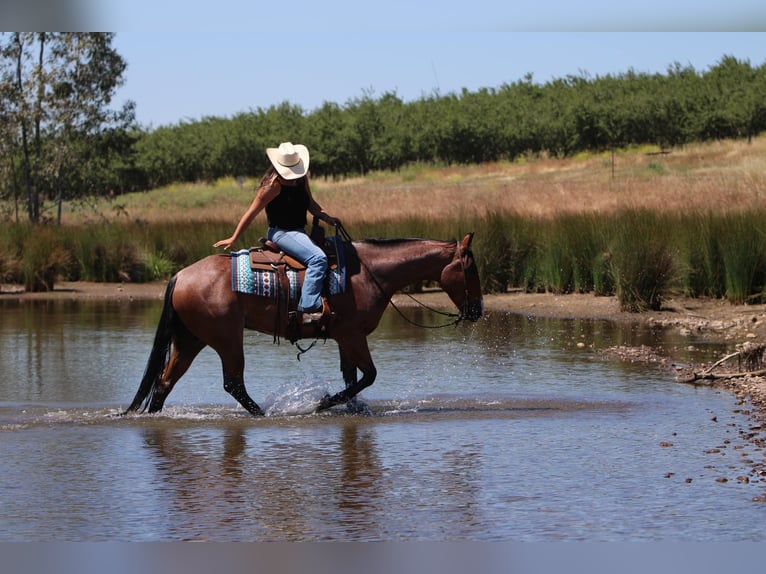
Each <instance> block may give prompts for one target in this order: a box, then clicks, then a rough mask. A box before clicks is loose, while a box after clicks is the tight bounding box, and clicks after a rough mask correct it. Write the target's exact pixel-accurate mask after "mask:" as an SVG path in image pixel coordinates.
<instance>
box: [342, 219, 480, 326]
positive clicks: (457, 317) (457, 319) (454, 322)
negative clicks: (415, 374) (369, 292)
mask: <svg viewBox="0 0 766 574" xmlns="http://www.w3.org/2000/svg"><path fill="white" fill-rule="evenodd" d="M336 230H337V232H339V233H340V235H342V236H343V239H344V240H345V241H348V242H349V243H350V242H351V236H350V235H349V234H348V232H347V231H346V229H345V228H344V227H343V225H341V224H339V225H338V226H337V227H336ZM455 250H456V251H457V253H458V259H459V260H460V265H461V266H462V267H463V281H464V282H465V292H466V303H465V304H466V305H467V304H468V303H467V301H468V297H467V295H468V282H467V280H466V278H465V264H464V263H463V256H462V255H461V254H460V242H459V241H456V242H455ZM360 264H361V265H364V268H365V269H367V273H369V274H370V277H372V280H373V282H374V283H375V286H376V287H377V288H378V289H379V290H380V291H381V292H383V293H385V290H384V289H383V287H382V286H381V284H380V282H379V281H378V278H377V277H375V274H374V273H373V272H372V270H371V269H370V268H369V267H368V266H367V265H366V264H365V263H364V261H361V260H360ZM403 295H406V296H407V297H409V298H410V299H412V300H413V301H415V303H417V304H418V305H420V306H421V307H423V308H424V309H427V310H429V311H431V312H432V313H436V314H437V315H442V316H443V317H450V318H452V319H454V320H452V321H450V322H449V323H444V324H443V325H424V324H423V323H419V322H417V321H414V320H412V319H410V318H409V317H407V316H406V315H405V314H404V313H402V310H401V309H399V307H397V306H396V303H394V301H393V300H392V299H389V300H388V303H389V305H391V307H393V308H394V310H395V311H396V312H397V313H398V314H399V316H401V318H402V319H404V320H405V321H407V322H408V323H409V324H410V325H414V326H415V327H420V328H421V329H443V328H444V327H452V326H453V325H455V326H457V325H458V324H459V323H460V322H461V321H462V320H463V318H464V315H465V313H464V312H462V311H461V312H460V313H449V312H446V311H439V310H438V309H434V308H433V307H429V306H428V305H426V304H425V303H423V302H422V301H418V300H417V299H416V298H415V297H413V296H412V295H410V294H409V293H403Z"/></svg>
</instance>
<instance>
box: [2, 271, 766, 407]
mask: <svg viewBox="0 0 766 574" xmlns="http://www.w3.org/2000/svg"><path fill="white" fill-rule="evenodd" d="M165 286H166V282H165V281H158V282H151V283H93V282H65V281H64V282H59V283H57V284H56V287H55V289H54V290H53V291H50V292H42V293H26V292H24V290H23V288H21V287H19V286H17V285H0V300H2V299H6V300H12V299H16V300H20V301H25V300H57V299H64V300H66V299H69V300H115V301H120V300H125V301H131V300H152V299H156V300H161V299H162V297H163V294H164V292H165ZM417 299H418V300H419V301H422V302H423V303H424V304H426V305H428V306H430V307H437V308H440V307H441V308H450V307H452V304H451V302H450V301H449V298H448V297H447V296H446V294H444V293H443V292H441V291H430V292H425V293H419V294H417ZM393 301H394V303H395V304H396V305H397V306H399V307H405V308H406V307H409V306H414V305H417V303H415V302H414V301H413V300H412V299H411V298H410V297H407V296H405V295H396V296H395V297H394V300H393ZM484 306H485V310H486V311H488V312H490V313H492V312H501V313H515V314H520V315H526V316H532V317H548V318H558V319H597V320H608V321H626V322H642V323H645V324H647V325H656V326H662V327H667V328H672V329H678V330H679V332H680V333H681V334H686V335H692V334H693V335H694V336H695V337H702V338H705V339H708V340H711V341H720V342H726V343H728V344H729V345H731V346H732V347H733V346H735V345H741V344H747V343H749V344H762V343H764V342H766V304H758V305H732V304H730V303H728V302H726V301H722V300H718V299H707V298H698V299H690V298H683V297H679V298H673V299H669V300H668V301H666V302H665V304H664V306H663V309H662V310H661V311H657V312H645V313H629V312H626V311H621V310H620V308H619V303H618V301H617V298H616V297H597V296H594V295H592V294H577V293H575V294H567V295H557V294H553V293H523V292H510V293H503V294H489V295H485V297H484ZM586 344H587V343H586ZM594 351H596V352H600V353H602V354H604V355H607V356H609V357H613V358H615V359H619V360H628V361H645V362H651V363H659V364H660V365H664V366H666V367H667V368H668V370H669V371H673V372H674V375H675V377H676V379H677V380H684V379H688V378H689V377H688V375H689V373H690V372H691V371H694V372H703V371H704V370H705V369H706V368H708V366H709V365H694V366H691V367H688V368H687V369H686V370H685V371H684V372H682V371H680V370H676V369H675V368H674V367H673V365H674V358H673V357H671V356H662V355H659V354H658V353H657V352H656V350H653V349H629V348H623V347H620V348H613V349H594ZM692 382H693V384H707V385H711V386H714V387H717V388H725V389H727V390H729V391H731V392H733V393H734V394H735V395H736V396H737V397H739V398H740V399H741V401H742V402H750V403H752V406H753V408H754V409H756V410H757V411H759V413H760V415H759V416H760V418H761V419H762V420H764V421H766V377H764V376H754V375H748V376H741V377H733V378H723V379H712V380H710V379H698V380H695V381H692Z"/></svg>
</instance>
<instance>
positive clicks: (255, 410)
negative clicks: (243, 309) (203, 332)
mask: <svg viewBox="0 0 766 574" xmlns="http://www.w3.org/2000/svg"><path fill="white" fill-rule="evenodd" d="M218 355H219V356H220V357H221V364H222V365H223V388H224V390H225V391H226V392H227V393H229V394H230V395H231V396H232V397H234V398H235V399H236V400H237V402H238V403H239V404H240V405H242V407H244V409H245V410H246V411H247V412H249V413H250V414H251V415H253V416H254V417H259V416H263V411H262V410H261V407H259V406H258V403H256V402H255V401H254V400H253V399H252V398H250V395H249V394H247V389H246V388H245V377H244V373H245V353H244V350H243V349H242V335H241V334H240V336H239V344H238V345H235V344H231V345H230V346H228V347H226V348H225V349H220V350H218Z"/></svg>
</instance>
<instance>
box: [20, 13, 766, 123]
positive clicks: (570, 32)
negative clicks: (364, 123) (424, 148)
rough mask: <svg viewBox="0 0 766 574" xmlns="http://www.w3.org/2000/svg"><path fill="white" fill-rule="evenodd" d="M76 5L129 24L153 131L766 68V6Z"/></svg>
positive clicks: (137, 88) (106, 25) (131, 78)
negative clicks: (567, 80)
mask: <svg viewBox="0 0 766 574" xmlns="http://www.w3.org/2000/svg"><path fill="white" fill-rule="evenodd" d="M9 1H10V2H14V1H17V0H5V2H6V3H7V2H9ZM21 1H23V2H25V4H24V5H25V6H28V5H30V2H32V3H35V2H43V3H45V2H49V1H51V0H21ZM68 1H70V2H74V3H75V4H77V6H78V7H79V8H77V10H75V12H74V13H75V14H76V17H75V18H74V21H75V23H76V24H78V29H84V28H90V29H95V30H100V31H105V30H108V31H113V32H115V34H116V36H115V40H114V47H115V48H116V49H117V51H118V52H119V53H120V54H121V55H122V56H123V58H125V60H126V61H127V64H128V68H127V71H126V74H125V85H124V86H123V87H122V88H120V90H119V91H118V92H117V94H116V97H115V101H116V104H117V105H120V104H121V103H122V102H124V101H125V100H128V99H129V100H132V101H134V102H135V103H136V117H137V119H138V121H139V123H140V124H141V125H143V126H145V127H159V126H163V125H171V124H176V123H178V122H182V121H195V120H199V119H201V118H203V117H209V116H217V117H231V116H233V115H235V114H237V113H240V112H247V111H249V110H255V109H258V108H263V109H267V108H269V107H271V106H275V105H278V104H280V103H282V102H285V101H287V102H290V103H291V104H295V105H299V106H301V107H302V108H303V109H304V110H305V111H306V112H311V111H312V110H314V109H316V108H318V107H320V106H321V105H322V104H323V103H325V102H334V103H337V104H339V105H343V104H345V103H346V102H348V101H349V100H352V99H354V98H359V97H363V96H365V95H371V96H373V97H378V96H381V95H383V94H385V93H395V94H396V95H397V96H399V97H400V98H401V99H403V100H404V101H411V100H415V99H418V98H420V97H423V96H429V95H433V94H441V95H446V94H449V93H459V92H460V91H462V90H463V89H467V90H469V91H476V90H478V89H480V88H497V87H500V86H502V85H503V84H509V83H512V82H515V81H518V80H521V79H523V78H524V77H525V76H526V75H527V74H531V75H532V78H533V80H534V81H536V82H539V83H545V82H547V81H549V80H552V79H555V78H563V77H566V76H567V75H580V74H583V73H585V74H589V75H590V76H593V77H595V76H600V75H605V74H620V73H623V72H626V71H628V70H631V69H633V70H635V71H637V72H649V73H655V72H660V73H662V72H665V71H666V70H667V68H668V67H669V66H671V65H673V64H674V63H676V62H677V63H680V64H681V65H684V66H687V65H691V66H693V67H694V68H695V69H697V70H698V71H704V70H707V69H708V68H710V67H711V66H714V65H715V64H716V63H717V62H719V61H720V59H721V58H722V57H723V56H724V55H731V56H735V57H737V58H739V59H742V60H749V61H750V62H751V64H753V65H754V66H758V65H761V64H764V63H766V2H764V1H763V0H728V2H720V0H715V1H713V0H642V1H641V2H620V1H619V0H608V1H607V0H581V1H580V2H573V1H572V0H544V1H536V2H535V1H529V0H528V1H527V2H519V1H518V0H459V1H457V0H386V1H385V2H364V1H359V0H356V1H355V2H351V1H350V0H280V1H274V0H270V1H269V2H265V1H264V0H215V1H214V2H204V3H195V2H193V1H190V0H183V1H182V0H131V1H129V2H128V1H125V0H68Z"/></svg>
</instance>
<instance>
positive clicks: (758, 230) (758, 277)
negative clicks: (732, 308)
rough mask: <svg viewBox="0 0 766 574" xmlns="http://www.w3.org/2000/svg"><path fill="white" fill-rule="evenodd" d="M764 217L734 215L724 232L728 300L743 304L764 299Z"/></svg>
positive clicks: (722, 238)
mask: <svg viewBox="0 0 766 574" xmlns="http://www.w3.org/2000/svg"><path fill="white" fill-rule="evenodd" d="M763 215H764V214H763V213H761V214H759V215H757V216H756V214H753V213H738V214H731V215H728V216H727V217H726V225H725V226H724V227H723V229H721V231H720V240H719V241H720V252H721V260H722V262H723V268H724V283H725V285H726V299H727V300H729V301H730V302H731V303H735V304H741V303H746V302H748V301H749V300H752V299H760V298H762V296H763V292H764V287H766V243H765V242H764V240H765V239H766V234H765V233H764V224H763V223H762V222H763V221H764V220H763Z"/></svg>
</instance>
